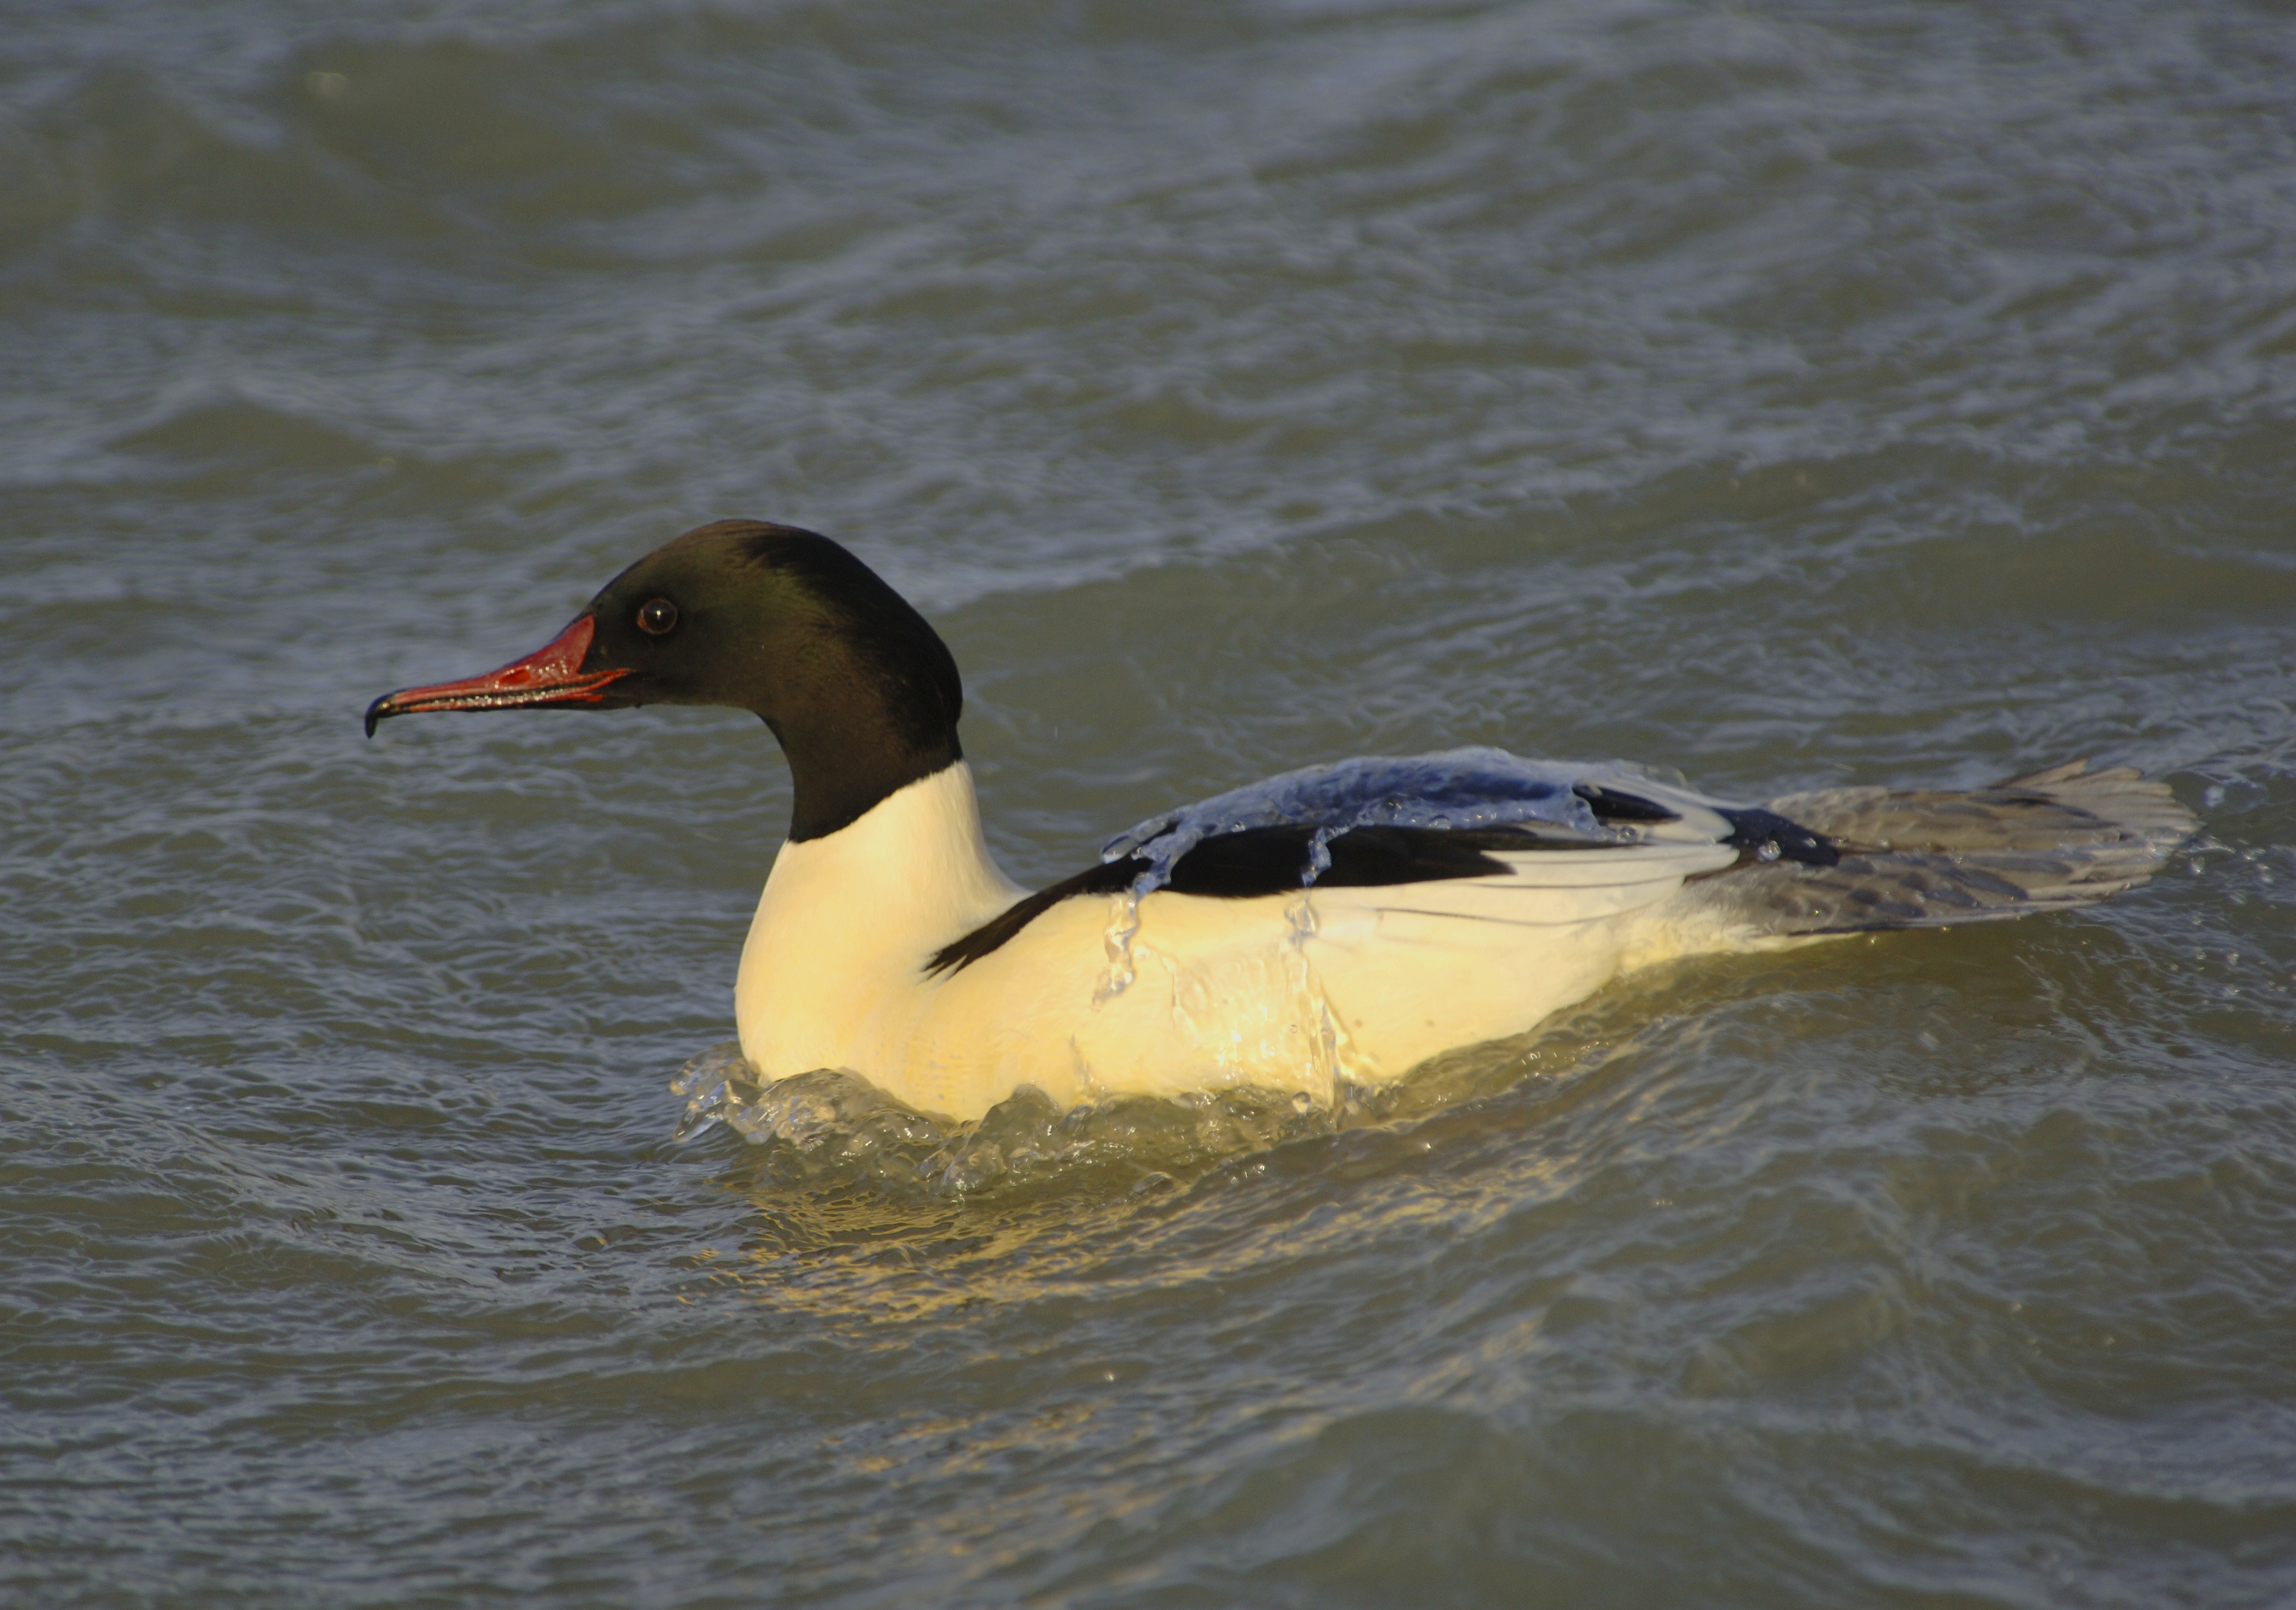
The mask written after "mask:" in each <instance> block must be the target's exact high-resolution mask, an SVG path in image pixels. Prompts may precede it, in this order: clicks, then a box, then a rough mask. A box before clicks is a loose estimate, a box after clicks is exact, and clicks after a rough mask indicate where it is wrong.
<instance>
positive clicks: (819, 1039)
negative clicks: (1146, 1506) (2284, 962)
mask: <svg viewBox="0 0 2296 1610" xmlns="http://www.w3.org/2000/svg"><path fill="white" fill-rule="evenodd" d="M655 702H665V703H709V704H734V705H736V706H739V707H742V708H748V709H750V710H752V711H756V713H758V715H760V716H761V717H763V718H764V719H765V720H766V722H767V726H768V727H769V728H771V730H772V731H773V733H774V735H775V737H776V738H777V739H778V740H779V742H780V743H781V746H782V749H783V753H784V754H785V755H786V756H787V757H788V759H789V760H790V764H791V771H792V775H793V782H794V784H795V788H794V793H795V801H794V809H793V815H792V822H791V833H790V835H789V838H788V840H787V841H786V842H784V843H783V845H782V847H781V848H780V850H779V851H778V852H777V854H776V856H775V860H774V864H773V867H772V869H771V872H770V874H769V875H768V877H767V882H766V886H765V890H764V892H763V894H762V895H761V896H760V898H759V900H758V908H757V914H756V916H755V918H754V919H753V921H752V923H751V924H750V933H749V938H748V941H747V943H746V944H745V946H744V948H743V950H742V958H741V964H740V968H739V972H738V974H737V977H736V982H735V986H734V1016H735V1022H736V1024H737V1027H738V1030H739V1033H740V1037H741V1043H742V1053H743V1055H744V1056H745V1057H746V1058H747V1059H748V1060H749V1061H750V1063H751V1064H753V1065H754V1066H755V1067H756V1068H757V1069H758V1072H759V1073H760V1075H761V1076H762V1077H764V1078H766V1079H768V1080H771V1079H776V1078H781V1077H784V1076H787V1075H791V1074H795V1073H800V1072H808V1071H809V1070H812V1069H816V1068H835V1069H840V1070H843V1071H845V1072H852V1073H856V1074H858V1075H860V1076H861V1077H863V1078H865V1079H866V1080H870V1081H871V1082H872V1083H873V1084H875V1085H877V1086H879V1087H880V1088H882V1089H884V1090H885V1091H887V1092H888V1093H889V1094H890V1095H892V1096H894V1097H898V1099H900V1100H902V1101H904V1102H906V1103H907V1104H909V1105H912V1106H914V1107H917V1108H919V1109H921V1110H923V1111H926V1112H931V1113H941V1114H945V1115H947V1116H950V1117H955V1118H961V1119H970V1118H977V1117H979V1116H980V1114H982V1113H985V1112H986V1111H987V1110H988V1108H989V1107H991V1106H992V1105H995V1104H996V1103H997V1102H999V1101H1002V1100H1004V1099H1005V1098H1006V1097H1009V1096H1011V1095H1013V1093H1014V1092H1015V1091H1016V1090H1018V1089H1020V1088H1023V1087H1034V1088H1037V1089H1039V1090H1041V1091H1043V1092H1044V1093H1045V1094H1046V1095H1047V1096H1049V1097H1051V1098H1052V1099H1053V1100H1054V1101H1055V1102H1057V1103H1058V1104H1060V1105H1062V1106H1063V1107H1069V1106H1074V1105H1080V1104H1084V1103H1087V1102H1092V1101H1096V1100H1103V1099H1106V1098H1108V1097H1116V1096H1132V1095H1147V1096H1161V1097H1175V1096H1181V1095H1185V1094H1188V1093H1192V1092H1196V1091H1202V1090H1207V1089H1218V1088H1232V1087H1238V1086H1250V1087H1254V1088H1262V1089H1269V1090H1275V1091H1281V1092H1290V1093H1295V1094H1301V1095H1305V1096H1306V1097H1308V1098H1309V1099H1310V1100H1313V1101H1316V1102H1327V1101H1333V1100H1335V1099H1338V1098H1339V1097H1341V1095H1342V1094H1343V1093H1344V1091H1345V1090H1346V1089H1347V1088H1349V1087H1351V1086H1355V1087H1361V1086H1378V1085H1383V1084H1386V1083H1389V1082H1391V1081H1392V1080H1397V1079H1399V1078H1402V1077H1403V1076H1404V1075H1406V1073H1408V1072H1410V1070H1411V1069H1412V1068H1413V1067H1415V1065H1417V1064H1420V1063H1422V1062H1424V1061H1425V1060H1426V1059H1427V1058H1429V1057H1431V1056H1434V1055H1436V1054H1438V1053H1439V1052H1442V1051H1445V1050H1447V1049H1450V1048H1453V1047H1459V1046H1464V1045H1471V1044H1475V1043H1479V1042H1481V1041H1485V1040H1491V1039H1501V1038H1505V1037H1508V1036H1512V1035H1516V1034H1520V1033H1522V1032H1523V1031H1527V1030H1529V1029H1530V1028H1532V1027H1534V1026H1535V1025H1536V1024H1537V1023H1538V1022H1539V1021H1540V1020H1541V1019H1543V1018H1545V1017H1546V1016H1547V1015H1548V1014H1551V1013H1553V1012H1554V1011H1555V1010H1557V1009H1559V1008H1561V1007H1562V1006H1568V1005H1570V1004H1572V1003H1573V1002H1576V1001H1579V1000H1582V999H1584V998H1587V996H1588V995H1590V994H1592V993H1594V992H1595V990H1599V989H1600V988H1602V987H1603V984H1605V983H1606V982H1609V981H1610V980H1611V979H1612V978H1613V977H1615V976H1617V975H1618V974H1619V973H1621V972H1624V971H1627V970H1629V969H1632V968H1636V967H1640V966H1644V965H1651V964H1653V963H1656V962H1661V961H1666V960H1669V959H1673V958H1675V957H1682V956H1687V955H1692V954H1696V953H1699V952H1702V951H1711V950H1717V949H1749V948H1755V947H1761V946H1768V945H1776V944H1784V943H1796V942H1801V941H1808V940H1811V939H1816V938H1822V937H1825V936H1827V935H1831V934H1839V933H1845V932H1863V931H1867V930H1871V929H1874V928H1889V927H1911V926H1934V925H1943V924H1950V923H1955V922H1966V921H1974V920H1982V919H1986V918H1990V917H1999V916H2017V915H2021V914H2022V913H2024V912H2027V911H2031V910H2038V909H2045V908H2051V907H2057V906H2072V905H2081V904H2086V903H2088V902H2090V901H2093V900H2095V899H2102V898H2104V897H2105V896H2106V895H2109V894H2112V893H2113V892H2116V891H2119V890H2121V889H2125V888H2127V887H2128V886H2130V885H2131V884H2133V883H2138V882H2141V881H2143V879H2144V877H2145V876H2146V875H2149V874H2150V873H2151V872H2152V871H2153V869H2154V868H2155V867H2158V866H2159V864H2160V862H2161V859H2162V858H2164V857H2165V856H2166V854H2167V852H2168V850H2169V848H2170V847H2171V846H2173V844H2174V843H2175V842H2177V839H2179V838H2181V836H2182V835H2183V834H2184V833H2185V831H2187V830H2188V829H2189V826H2191V818H2190V817H2189V816H2188V815H2186V814H2185V812H2184V811H2183V810H2182V809H2181V808H2179V807H2178V806H2177V804H2176V803H2175V801H2173V799H2171V798H2170V797H2169V793H2168V791H2167V790H2166V789H2165V788H2164V787H2163V786H2162V785H2161V784H2159V783H2157V782H2150V781H2147V780H2145V779H2143V778H2141V777H2139V776H2137V774H2136V773H2135V772H2133V771H2129V770H2128V769H2127V768H2118V769H2114V770H2110V771H2103V772H2095V773H2091V772H2088V771H2087V769H2086V768H2085V767H2084V766H2083V765H2082V764H2081V763H2079V762H2075V763H2073V764H2072V765H2071V766H2066V767H2059V768H2053V769H2051V770H2049V771H2046V772H2039V773H2035V774H2032V775H2031V776H2027V777H2021V778H2018V779H2013V781H2011V782H2008V783H2005V784H1997V785H1995V786H1994V787H1992V788H1990V789H1979V790H1970V791H1959V792H1939V791H1919V790H1915V791H1905V790H1894V791H1893V790H1884V789H1870V788H1869V789H1858V788H1850V789H1836V790H1828V791H1821V792H1819V793H1809V794H1803V795H1796V796H1792V797H1790V798H1788V799H1784V800H1778V801H1771V802H1770V803H1769V804H1768V805H1767V806H1762V807H1741V806H1732V805H1728V804H1726V803H1724V802H1722V801H1717V800H1713V799H1711V798H1709V797H1708V796H1705V795H1703V794H1700V793H1695V792H1693V791H1692V790H1689V789H1687V788H1685V787H1683V786H1681V785H1679V784H1675V783H1672V782H1669V781H1666V780H1662V779H1661V778H1659V777H1656V776H1652V775H1650V774H1647V773H1644V772H1642V771H1640V770H1637V769H1636V768H1628V767H1625V766H1622V765H1608V766H1604V765H1586V766H1581V765H1570V764H1564V763H1556V762H1538V761H1525V760H1518V759H1516V758H1515V757H1513V756H1511V755H1507V754H1505V753H1503V752H1499V751H1496V750H1461V751H1451V752H1444V753H1440V754H1435V755H1428V756H1419V757H1411V758H1407V759H1403V760H1376V759H1374V760H1356V761H1348V762H1341V763H1340V764H1338V765H1336V766H1327V767H1318V768H1308V769H1307V770H1303V771H1300V772H1295V773H1290V774H1286V775H1284V776H1281V777H1276V778H1273V779H1269V780H1268V781H1267V782H1266V783H1263V784H1254V785H1251V786H1250V787H1247V788H1245V789H1241V790H1238V791H1235V792H1234V793H1231V794H1226V795H1222V796H1219V797H1218V798H1216V799H1214V800H1211V801H1204V802H1203V803H1202V804H1201V805H1198V806H1193V807H1188V808H1184V809H1180V810H1176V811H1172V812H1168V813H1166V814H1165V815H1163V816H1160V817H1156V818H1152V820H1150V821H1148V822H1145V823H1143V824H1142V825H1141V826H1138V827H1136V828H1135V829H1134V830H1133V831H1132V832H1131V833H1129V834H1125V835H1122V836H1120V837H1119V838H1118V839H1117V840H1115V841H1112V842H1111V844H1110V845H1109V847H1108V848H1107V850H1104V851H1103V858H1102V860H1101V861H1100V863H1099V864H1098V865H1097V866H1093V867H1087V868H1086V869H1085V870H1084V871H1083V872H1080V873H1078V875H1075V876H1074V877H1071V878H1069V879H1065V880H1063V881H1062V882H1061V883H1057V884H1054V885H1053V886H1052V887H1050V888H1048V889H1045V890H1041V891H1034V892H1031V891H1027V890H1025V889H1023V888H1022V887H1021V886H1020V885H1019V884H1017V883H1013V881H1012V880H1011V879H1010V878H1008V877H1006V876H1005V874H1004V873H1003V872H1002V871H1001V870H1000V869H999V868H998V867H997V866H996V861H995V859H994V858H993V857H992V856H991V854H990V852H989V850H988V842H987V840H986V838H985V836H984V834H983V833H982V829H981V820H980V806H979V802H978V800H977V798H976V796H975V793H974V789H973V780H972V769H971V768H970V767H969V766H968V765H967V764H966V763H965V762H964V758H963V752H962V750H961V748H960V746H959V744H958V743H957V739H956V733H955V726H956V717H957V714H958V711H959V710H960V708H961V704H962V693H961V688H960V685H959V683H958V681H957V675H956V669H955V662H954V661H952V660H951V659H950V658H949V656H948V653H947V649H946V648H945V647H944V646H943V645H941V643H940V640H939V637H937V636H936V635H934V634H933V633H932V631H931V628H930V627H929V626H927V625H925V623H924V622H923V620H922V618H921V617H919V616H917V615H916V613H915V612H914V610H912V609H910V608H909V606H908V605H907V604H906V603H905V602H904V601H902V600H901V599H900V598H899V596H898V595H897V594H895V593H894V592H893V591H892V589H891V588H890V587H886V586H885V585H884V583H883V582H882V581H881V580H880V579H877V578H876V577H875V576H874V575H873V573H872V572H870V571H867V569H866V568H865V567H864V566H862V565H861V564H860V563H859V562H858V561H857V560H855V559H854V558H853V557H852V556H851V555H850V554H847V553H846V552H845V550H843V549H842V548H840V547H838V546H836V545H835V544H833V543H831V542H829V541H828V539H827V538H821V537H817V536H815V535H813V534H812V533H809V532H804V531H798V530H792V529H791V528H786V527H776V526H767V525H761V524H758V523H756V522H721V523H720V524H719V525H716V526H709V527H704V528H701V530H698V531H694V532H690V533H688V534H687V535H686V536H685V537H683V538H678V539H677V540H676V541H675V542H672V543H670V544H668V545H667V546H665V547H663V548H661V549H659V550H657V551H656V552H655V553H654V554H651V555H649V556H648V557H647V558H646V559H644V560H641V561H640V562H639V563H637V564H635V565H633V566H632V567H630V569H629V570H627V571H625V572H623V574H622V575H621V576H619V577H617V578H616V579H615V580H614V581H613V582H612V583H610V584H609V586H608V587H606V588H605V589H604V590H603V592H601V593H600V594H599V596H597V598H595V599H594V600H593V602H592V604H591V605H590V607H589V609H588V611H586V612H585V613H584V614H583V615H581V616H579V617H578V618H577V619H576V620H575V621H574V622H573V623H572V624H571V625H570V626H569V627H568V628H566V630H565V631H564V632H562V634H561V635H560V636H559V637H557V638H556V639H554V640H553V642H552V643H551V644H549V645H545V647H544V648H543V649H541V650H538V651H537V652H536V653H533V654H530V655H529V656H527V657H526V658H525V659H524V660H521V661H514V662H512V664H511V665H508V666H505V667H504V668H503V669H501V670H498V671H496V672H492V673H489V674H488V676H485V677H480V678H468V679H466V680H463V681H461V682H454V683H444V684H437V685H433V686H427V687H416V688H409V689H404V690H401V691H400V692H398V693H396V694H389V695H386V696H385V697H384V698H382V699H380V700H377V701H376V702H375V703H374V704H373V705H372V706H371V707H370V708H369V711H368V712H367V724H368V731H369V732H370V733H372V732H373V729H374V724H375V723H376V722H377V721H379V720H380V719H384V718H386V717H390V716H396V715H402V714H410V713H415V712H417V711H430V710H495V709H505V708H517V707H524V706H532V705H562V706H570V707H574V708H588V709H605V708H614V707H617V706H622V705H631V704H643V703H655Z"/></svg>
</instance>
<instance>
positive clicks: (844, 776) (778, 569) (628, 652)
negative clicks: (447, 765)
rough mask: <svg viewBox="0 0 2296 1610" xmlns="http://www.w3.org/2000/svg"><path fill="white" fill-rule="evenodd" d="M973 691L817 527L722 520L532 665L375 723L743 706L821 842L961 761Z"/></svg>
mask: <svg viewBox="0 0 2296 1610" xmlns="http://www.w3.org/2000/svg"><path fill="white" fill-rule="evenodd" d="M637 704H726V705H731V706H733V707H734V708H735V709H737V710H746V711H751V712H752V713H754V714H756V715H758V716H759V717H761V718H762V719H764V721H765V723H766V725H767V727H771V728H772V729H773V733H774V736H775V737H776V738H777V739H779V740H780V741H781V746H782V752H783V754H785V755H786V756H787V757H788V758H789V763H790V773H791V781H792V783H793V784H794V786H795V792H796V796H797V799H796V809H795V812H794V815H793V819H792V820H791V826H790V836H791V837H792V838H796V839H811V838H819V837H821V836H822V835H824V834H831V833H834V832H836V831H837V830H838V829H839V828H840V827H843V826H846V825H847V824H849V823H850V822H852V821H853V820H854V819H855V818H856V817H859V816H860V815H861V814H862V813H863V812H865V811H866V810H867V809H869V808H870V807H871V806H873V805H874V804H876V803H877V801H880V800H881V799H883V798H884V797H885V796H886V795H887V794H890V793H893V792H894V791H895V790H896V789H898V788H902V787H905V786H906V785H907V784H911V783H914V782H915V781H916V780H917V779H918V778H920V777H924V776H931V774H932V773H934V772H936V771H939V770H940V769H941V768H943V767H945V766H948V765H950V764H952V763H954V762H955V760H958V759H959V758H961V756H962V755H963V751H962V750H961V749H960V748H959V747H958V745H957V741H956V719H957V716H958V713H959V712H960V711H961V710H962V709H963V707H964V687H963V685H962V684H961V683H960V682H959V681H958V679H957V674H956V661H955V660H953V659H952V658H950V656H949V652H948V649H947V645H944V644H943V643H942V642H941V640H940V637H939V635H938V634H936V633H935V632H934V630H933V629H932V628H931V627H930V626H928V625H927V624H925V620H924V617H923V616H922V615H920V614H918V613H917V612H916V611H915V610H914V609H912V608H910V607H909V604H908V602H907V600H906V599H904V598H903V597H902V596H900V595H899V594H898V593H896V592H895V591H893V589H892V588H891V587H888V586H886V585H885V583H884V582H883V581H882V580H881V579H879V578H878V576H877V574H876V572H875V571H872V570H871V569H870V568H869V567H868V566H867V565H865V564H863V563H861V562H860V561H859V560H858V559H856V558H855V557H853V555H852V554H849V553H847V552H846V551H845V550H844V549H843V548H841V547H840V546H838V545H837V544H835V543H834V542H832V541H831V540H830V539H829V538H826V537H820V536H816V535H815V534H814V533H813V532H811V531H801V530H797V529H795V528H794V527H791V526H781V525H768V524H766V523H765V522H761V521H754V520H723V521H719V522H717V523H716V524H715V525H706V526H703V527H701V529H700V530H693V531H688V532H687V533H686V534H685V536H683V537H680V538H676V540H675V541H672V542H668V543H665V544H664V545H663V546H660V547H659V548H656V549H655V550H654V551H653V552H652V553H651V554H647V555H646V556H645V557H644V558H643V559H641V560H639V561H638V562H637V563H635V564H634V565H632V566H630V568H629V569H627V570H626V571H623V572H622V573H621V574H620V575H619V576H617V577H615V578H614V579H612V580H611V581H610V582H608V583H607V584H606V586H605V587H604V588H603V590H602V591H601V592H600V593H599V594H598V596H596V597H595V598H593V599H592V600H591V601H590V605H589V607H588V609H586V611H584V612H583V613H582V614H581V615H579V616H578V617H577V618H576V619H575V620H574V621H573V623H572V624H571V625H570V626H569V627H568V628H566V629H565V631H563V632H562V633H561V634H560V635H559V636H558V637H556V638H555V639H554V640H553V641H552V642H551V643H549V644H548V645H545V646H544V647H543V648H541V649H538V650H537V651H536V652H535V653H531V654H529V655H528V656H527V657H526V658H525V659H523V660H519V661H513V662H512V663H511V664H509V665H506V666H504V667H503V668H502V669H500V670H497V671H493V672H490V673H488V675H486V676H483V677H473V678H468V679H467V680H464V681H461V682H446V683H439V684H437V685H434V686H428V687H411V688H403V689H401V690H400V691H399V692H398V693H395V694H388V695H386V696H385V697H383V698H381V699H378V700H376V701H375V702H373V704H372V705H370V706H368V707H367V712H366V729H367V732H368V733H369V734H370V735H372V734H373V731H374V727H375V723H376V722H378V721H381V720H382V719H385V718H387V717H390V716H403V715H414V714H417V713H419V712H422V711H436V710H509V709H522V708H527V707H530V706H539V705H563V706H571V707H574V708H578V709H586V710H615V709H621V708H625V707H627V706H630V705H637Z"/></svg>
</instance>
